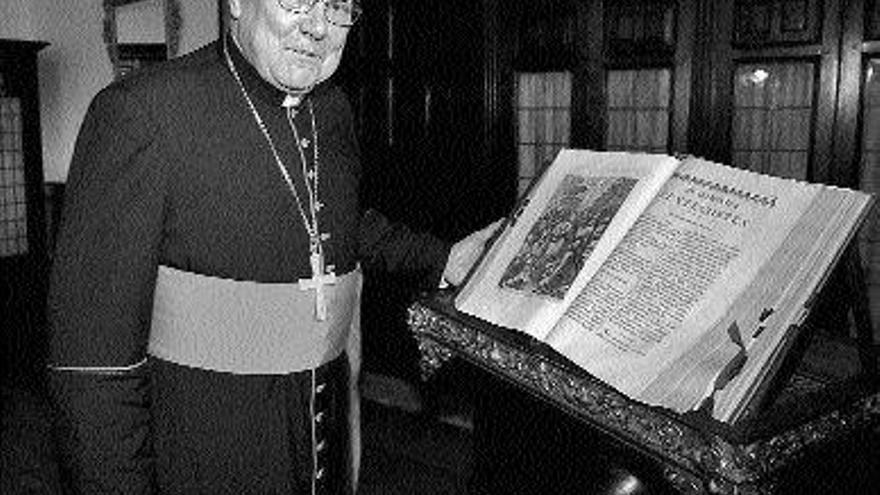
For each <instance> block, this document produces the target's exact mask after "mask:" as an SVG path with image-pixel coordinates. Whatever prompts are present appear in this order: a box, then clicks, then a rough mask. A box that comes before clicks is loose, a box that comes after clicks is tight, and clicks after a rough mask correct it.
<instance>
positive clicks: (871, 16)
mask: <svg viewBox="0 0 880 495" xmlns="http://www.w3.org/2000/svg"><path fill="white" fill-rule="evenodd" d="M859 3H861V2H859ZM864 12H865V17H864V19H865V26H864V27H865V39H866V40H874V41H880V0H867V4H866V5H865V11H864Z"/></svg>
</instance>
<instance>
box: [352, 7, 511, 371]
mask: <svg viewBox="0 0 880 495" xmlns="http://www.w3.org/2000/svg"><path fill="white" fill-rule="evenodd" d="M363 7H364V14H363V16H362V18H361V20H360V21H358V22H359V24H358V25H357V26H356V27H355V28H354V29H353V31H352V32H351V33H350V38H349V43H348V46H347V48H346V52H345V55H344V61H343V64H342V66H341V68H340V71H339V73H338V77H339V79H340V81H341V82H342V84H343V85H344V86H345V88H346V89H347V92H348V94H349V98H350V99H351V101H352V103H353V105H354V107H355V112H356V118H357V132H358V137H359V141H360V146H361V158H362V164H363V174H364V175H363V188H362V200H363V201H364V202H365V203H366V204H367V205H370V206H372V207H375V208H377V209H378V210H380V211H381V212H382V213H383V214H385V215H386V216H388V217H390V218H391V219H392V220H396V221H401V222H404V223H406V224H407V225H409V226H410V227H412V228H415V229H418V230H423V231H429V232H432V233H434V234H435V235H437V236H439V237H441V238H443V239H446V240H448V241H450V242H453V241H455V240H457V239H459V238H461V237H463V236H465V235H467V234H468V233H470V232H472V231H473V230H475V229H477V228H480V227H482V226H484V225H485V224H488V223H490V222H491V221H492V220H494V219H495V218H498V217H500V216H502V215H503V214H504V213H505V212H506V211H507V210H508V209H509V208H510V207H511V206H512V203H513V201H514V199H515V198H514V195H513V188H512V187H513V184H514V177H512V176H511V175H510V174H509V173H508V172H509V170H510V169H509V168H506V167H510V164H505V163H500V162H497V161H493V160H491V159H489V152H488V146H487V137H486V136H487V131H486V121H487V119H486V118H485V114H486V112H487V106H486V105H485V104H484V94H485V92H484V85H485V80H486V70H485V67H484V65H485V63H486V62H485V56H486V55H485V44H484V37H485V33H484V30H485V22H484V18H485V17H484V13H483V9H484V2H480V1H477V2H448V1H442V0H420V1H418V2H413V1H402V0H401V1H398V0H373V1H368V2H363ZM417 286H418V281H417V280H414V279H410V278H407V277H399V276H389V275H388V274H385V273H381V272H379V273H367V278H366V282H365V287H364V304H363V326H364V361H365V367H366V368H367V369H368V370H369V369H372V370H374V371H377V372H380V373H384V374H390V375H394V376H398V377H402V378H407V379H412V380H417V377H416V375H415V374H416V373H417V357H418V354H417V350H416V348H415V343H414V341H413V339H412V338H410V336H409V334H408V332H409V331H408V328H407V326H406V323H405V317H406V313H405V310H406V306H407V305H408V304H409V303H410V302H411V301H412V299H413V298H414V297H415V296H416V295H417V290H416V287H417Z"/></svg>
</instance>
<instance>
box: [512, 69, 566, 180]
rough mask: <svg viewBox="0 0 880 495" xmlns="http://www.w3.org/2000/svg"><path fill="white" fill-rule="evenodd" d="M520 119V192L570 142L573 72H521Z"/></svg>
mask: <svg viewBox="0 0 880 495" xmlns="http://www.w3.org/2000/svg"><path fill="white" fill-rule="evenodd" d="M516 95H517V101H516V113H517V117H516V122H517V136H518V149H519V158H518V160H519V194H520V195H521V194H522V193H523V192H524V191H525V190H526V188H527V187H528V185H529V184H530V183H531V182H532V180H533V179H534V178H535V177H536V176H538V175H540V174H541V173H542V172H543V171H544V169H545V168H546V167H547V165H549V164H550V162H552V161H553V159H554V158H556V154H557V153H558V152H559V150H560V149H562V148H564V147H566V146H568V143H569V139H570V133H571V74H570V73H568V72H542V73H525V72H524V73H520V74H518V75H517V90H516Z"/></svg>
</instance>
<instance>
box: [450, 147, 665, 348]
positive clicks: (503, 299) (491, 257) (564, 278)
mask: <svg viewBox="0 0 880 495" xmlns="http://www.w3.org/2000/svg"><path fill="white" fill-rule="evenodd" d="M677 165H678V160H676V159H675V158H673V157H670V156H665V155H650V154H631V153H611V152H592V151H585V150H563V151H561V152H560V153H559V155H558V156H557V158H556V160H555V161H554V162H553V164H552V165H551V167H550V168H549V169H548V171H547V172H546V174H545V175H544V177H542V178H541V180H540V182H539V183H538V185H537V186H536V187H535V189H534V190H533V191H532V192H531V194H530V195H529V197H528V198H527V201H526V204H525V206H524V207H523V208H522V210H521V212H520V213H519V215H518V217H517V218H516V220H515V221H514V222H512V223H511V224H510V225H509V226H508V227H507V228H506V229H505V231H504V232H503V233H502V234H501V235H500V236H499V239H498V240H497V241H496V242H495V244H494V245H493V247H492V248H491V249H490V251H489V253H488V254H487V256H486V257H485V259H484V260H483V262H482V263H481V264H480V266H479V267H478V268H477V270H476V272H475V273H474V275H473V276H472V277H471V279H470V280H469V282H468V283H467V284H466V285H465V287H464V288H463V289H462V291H461V292H460V293H459V295H458V297H457V298H456V307H457V308H458V309H459V310H460V311H462V312H464V313H468V314H471V315H473V316H477V317H479V318H482V319H484V320H486V321H489V322H491V323H494V324H496V325H500V326H504V327H507V328H510V329H514V330H520V331H523V332H525V333H527V334H529V335H531V336H533V337H535V338H537V339H539V340H541V339H543V338H544V336H545V334H546V333H547V332H548V331H549V330H550V329H551V328H552V326H553V324H554V322H555V321H556V320H557V319H558V318H559V316H560V315H561V314H562V312H563V311H564V310H565V308H566V307H567V306H568V304H570V302H571V301H572V300H573V299H574V297H575V295H576V294H577V293H579V292H580V290H581V288H582V287H583V286H584V285H585V284H586V282H587V280H589V279H590V278H591V277H592V276H593V274H594V273H595V272H596V270H597V269H598V268H599V266H601V264H602V263H603V261H604V260H605V259H606V258H607V257H608V255H609V254H610V253H611V251H612V249H613V248H614V246H615V245H616V244H617V243H618V242H619V241H620V239H622V238H623V235H624V234H625V233H626V231H627V230H628V229H629V227H630V226H631V225H632V224H633V223H634V222H635V220H636V218H638V216H639V214H640V213H641V212H642V211H643V210H644V208H645V207H646V206H647V205H648V204H649V203H650V201H651V199H652V198H653V196H654V195H655V194H656V192H657V191H658V190H659V188H660V187H661V186H662V184H663V183H664V182H665V181H666V180H667V179H668V178H669V177H670V175H671V174H672V172H673V170H674V169H675V167H676V166H677Z"/></svg>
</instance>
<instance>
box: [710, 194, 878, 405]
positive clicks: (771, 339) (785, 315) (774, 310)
mask: <svg viewBox="0 0 880 495" xmlns="http://www.w3.org/2000/svg"><path fill="white" fill-rule="evenodd" d="M815 187H817V188H819V191H818V197H817V201H815V202H814V203H813V205H811V207H810V209H809V210H808V211H807V212H806V213H805V214H804V215H803V216H802V219H801V222H799V224H798V226H797V227H796V228H795V229H794V230H793V235H792V239H790V243H791V244H792V245H793V246H795V247H794V248H792V249H791V251H793V252H792V253H791V254H790V255H789V256H788V262H787V263H782V262H781V263H780V265H781V266H780V268H778V269H777V270H776V271H778V272H780V275H779V276H778V277H777V278H779V279H780V281H779V282H776V281H774V280H772V279H770V280H767V282H766V283H765V287H762V290H761V292H760V293H759V295H758V296H757V297H759V298H761V299H762V304H760V305H759V306H760V307H762V308H764V309H763V310H762V318H761V319H760V322H759V324H757V325H755V327H754V328H755V330H754V331H752V332H748V333H746V334H745V335H744V338H745V341H744V343H745V345H746V347H747V355H748V359H747V361H746V363H745V366H743V368H742V370H741V372H740V373H739V374H738V375H737V376H736V377H735V378H734V379H733V380H732V381H731V382H730V383H729V384H727V386H725V387H724V388H723V389H721V390H720V391H719V392H718V393H716V396H715V408H714V410H713V416H714V417H715V418H716V419H719V420H721V421H728V422H733V421H736V420H737V419H738V418H739V416H740V415H741V414H742V413H744V412H745V411H744V408H745V407H746V406H747V405H748V404H749V402H750V401H751V400H752V398H753V396H754V395H755V394H756V393H758V391H759V390H764V389H766V387H767V384H766V383H765V382H766V381H767V380H768V377H769V378H772V375H773V372H774V371H775V370H776V369H777V368H778V365H779V362H780V358H781V357H782V356H784V355H785V353H786V352H787V351H788V349H789V348H790V346H791V344H792V343H793V341H794V337H796V335H797V332H798V330H799V328H798V327H799V326H800V325H801V323H802V322H803V320H804V319H805V318H806V316H807V312H808V309H809V305H810V300H811V299H812V298H813V297H814V296H815V295H816V293H817V292H818V291H819V290H820V289H821V286H822V284H823V282H824V280H825V279H827V277H828V276H829V274H830V272H831V270H832V269H833V268H834V266H835V265H836V263H837V260H839V259H840V256H841V254H842V252H843V250H844V248H845V247H846V246H847V245H848V244H849V242H850V240H851V239H852V237H853V236H854V235H855V232H856V231H857V230H856V227H857V226H858V225H859V224H860V223H861V221H862V220H863V219H864V218H865V215H867V214H868V212H869V211H870V207H871V204H872V199H871V197H870V196H869V195H867V194H864V193H861V192H857V191H850V190H845V189H840V188H836V187H831V186H818V185H817V186H815ZM786 242H787V243H789V241H786Z"/></svg>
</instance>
